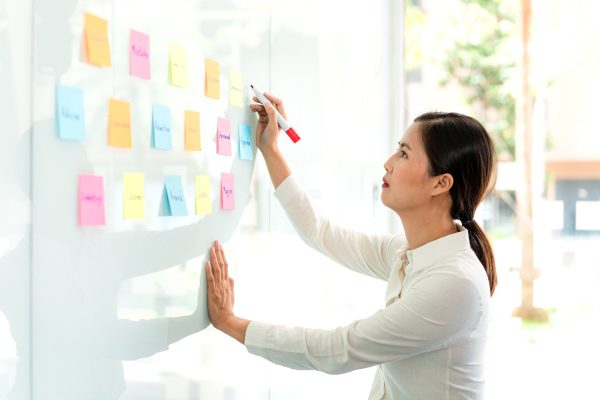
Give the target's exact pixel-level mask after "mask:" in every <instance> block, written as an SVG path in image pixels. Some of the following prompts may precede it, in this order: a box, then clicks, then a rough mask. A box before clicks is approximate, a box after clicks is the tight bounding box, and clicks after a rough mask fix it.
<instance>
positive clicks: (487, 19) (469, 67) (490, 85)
mask: <svg viewBox="0 0 600 400" xmlns="http://www.w3.org/2000/svg"><path fill="white" fill-rule="evenodd" d="M509 5H510V4H509V3H507V2H506V1H502V0H461V2H460V6H461V10H460V12H457V16H456V17H455V18H454V21H452V27H451V29H450V32H451V34H450V35H448V37H447V40H448V43H447V45H446V51H445V52H444V57H445V58H444V59H443V60H442V63H443V66H444V68H445V70H446V72H447V78H446V79H443V80H442V81H441V82H440V83H441V84H442V85H447V84H448V83H450V82H458V83H459V84H460V85H461V86H462V87H464V88H466V89H467V92H468V98H467V100H468V103H469V104H470V105H471V106H473V109H474V112H475V114H479V115H476V117H478V118H479V119H480V120H482V121H483V122H484V125H485V126H486V127H487V129H488V130H489V132H490V134H491V135H492V136H493V137H494V140H495V143H496V148H497V151H498V153H500V154H501V156H502V157H503V158H508V157H510V158H513V159H514V148H515V141H514V133H515V98H514V95H513V93H512V85H513V82H512V79H514V76H515V74H516V63H515V59H516V57H517V55H518V54H517V53H516V52H515V49H518V47H517V46H515V44H516V43H515V40H516V35H515V30H516V24H515V16H514V12H512V11H513V10H510V9H509V8H508V7H507V6H509Z"/></svg>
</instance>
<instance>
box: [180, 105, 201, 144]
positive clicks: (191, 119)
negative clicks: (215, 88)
mask: <svg viewBox="0 0 600 400" xmlns="http://www.w3.org/2000/svg"><path fill="white" fill-rule="evenodd" d="M184 131H185V140H184V141H185V149H186V150H187V151H200V150H201V146H200V113H199V112H197V111H189V110H186V111H185V121H184Z"/></svg>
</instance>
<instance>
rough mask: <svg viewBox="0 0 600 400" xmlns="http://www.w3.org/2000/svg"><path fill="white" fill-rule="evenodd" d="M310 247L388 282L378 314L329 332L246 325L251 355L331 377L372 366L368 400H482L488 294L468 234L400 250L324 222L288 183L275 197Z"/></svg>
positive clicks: (388, 239)
mask: <svg viewBox="0 0 600 400" xmlns="http://www.w3.org/2000/svg"><path fill="white" fill-rule="evenodd" d="M275 195H276V197H277V198H278V199H279V201H280V203H281V204H282V206H283V208H284V209H285V211H286V213H287V214H288V217H289V218H290V220H291V222H292V223H293V225H294V226H295V228H296V230H297V231H298V234H299V235H300V236H301V237H302V239H303V240H304V241H305V242H306V243H307V244H308V245H309V246H311V247H313V248H315V249H317V250H319V251H320V252H322V253H323V254H325V255H327V256H328V257H330V258H332V259H333V260H335V261H337V262H338V263H340V264H342V265H344V266H346V267H348V268H350V269H352V270H354V271H357V272H360V273H363V274H366V275H369V276H373V277H377V278H380V279H384V280H387V282H388V285H387V290H386V294H385V308H383V309H382V310H380V311H377V312H376V313H375V314H373V315H371V316H370V317H368V318H365V319H361V320H357V321H354V322H352V323H351V324H350V325H348V326H345V327H339V328H336V329H333V330H319V329H305V328H288V327H283V326H275V325H270V324H265V323H262V322H256V321H253V322H251V323H250V325H249V326H248V330H247V332H246V338H245V345H246V348H247V349H248V351H249V352H250V353H252V354H256V355H259V356H261V357H264V358H266V359H267V360H269V361H271V362H274V363H276V364H279V365H283V366H286V367H289V368H295V369H315V370H319V371H323V372H326V373H330V374H341V373H344V372H348V371H352V370H356V369H359V368H366V367H370V366H374V365H377V366H378V368H377V372H376V375H375V379H374V382H373V386H372V388H371V392H370V395H369V399H370V400H381V399H389V400H396V399H419V400H420V399H436V400H440V399H448V400H454V399H481V398H482V397H483V391H484V378H483V355H484V354H483V353H484V347H485V342H486V323H487V317H488V307H489V300H490V289H489V284H488V280H487V276H486V274H485V271H484V269H483V267H482V265H481V263H480V262H479V260H478V258H477V256H476V255H475V253H474V252H473V251H472V250H471V247H470V245H469V237H468V232H467V231H466V230H465V229H464V228H463V227H462V226H460V225H457V227H458V229H459V230H460V231H459V232H457V233H454V234H450V235H448V236H445V237H443V238H440V239H437V240H434V241H432V242H430V243H427V244H425V245H423V246H421V247H419V248H417V249H414V250H407V246H406V241H405V239H404V237H403V236H400V235H380V236H378V235H367V234H363V233H360V232H356V231H353V230H349V229H344V228H341V227H339V226H335V225H332V224H331V223H330V222H329V221H328V220H327V219H324V218H322V217H321V216H319V215H318V214H317V212H316V211H315V210H314V208H313V206H312V203H311V201H310V198H309V197H308V195H307V193H306V192H305V191H304V190H303V189H302V188H301V186H300V185H299V184H298V182H297V181H296V179H295V178H294V177H293V176H289V177H288V178H286V179H285V180H284V181H283V182H282V183H281V185H280V186H279V187H278V188H277V190H276V192H275Z"/></svg>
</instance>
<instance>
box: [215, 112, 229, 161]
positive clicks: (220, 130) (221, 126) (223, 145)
mask: <svg viewBox="0 0 600 400" xmlns="http://www.w3.org/2000/svg"><path fill="white" fill-rule="evenodd" d="M217 154H222V155H224V156H230V155H231V134H230V127H229V120H228V119H225V118H219V119H218V121H217Z"/></svg>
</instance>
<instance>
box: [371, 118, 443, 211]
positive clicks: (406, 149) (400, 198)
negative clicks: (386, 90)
mask: <svg viewBox="0 0 600 400" xmlns="http://www.w3.org/2000/svg"><path fill="white" fill-rule="evenodd" d="M418 127H419V125H418V123H415V124H412V125H411V126H409V127H408V129H407V130H406V133H405V134H404V136H403V137H402V139H401V140H400V142H399V143H398V149H397V151H396V152H395V153H394V154H392V156H391V157H390V158H389V159H388V160H387V161H386V162H385V164H383V167H384V168H385V170H386V174H385V175H384V177H383V185H382V191H381V201H382V202H383V204H385V205H386V206H387V207H389V208H391V209H392V210H394V211H395V212H396V213H398V214H400V213H402V212H405V211H410V210H414V209H416V208H418V207H420V206H424V205H426V204H427V202H428V201H429V199H430V198H431V189H432V187H433V186H435V184H434V183H433V177H431V176H430V175H429V173H428V168H429V161H428V159H427V156H426V154H425V150H424V149H423V144H422V142H421V134H420V132H419V129H418Z"/></svg>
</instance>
